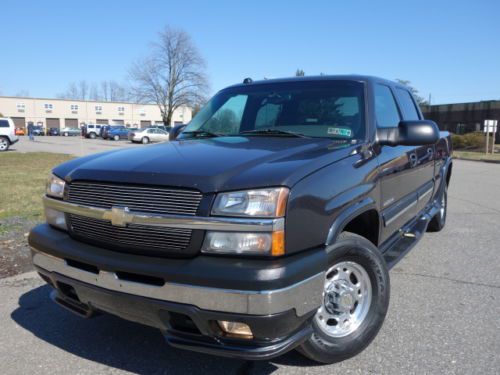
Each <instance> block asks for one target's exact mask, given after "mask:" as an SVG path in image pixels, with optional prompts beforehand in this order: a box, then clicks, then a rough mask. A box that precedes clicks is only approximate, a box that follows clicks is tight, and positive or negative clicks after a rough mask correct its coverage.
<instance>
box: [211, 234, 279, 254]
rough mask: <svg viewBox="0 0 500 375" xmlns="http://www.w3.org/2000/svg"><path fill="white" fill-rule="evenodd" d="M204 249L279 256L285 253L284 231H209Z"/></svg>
mask: <svg viewBox="0 0 500 375" xmlns="http://www.w3.org/2000/svg"><path fill="white" fill-rule="evenodd" d="M202 251H203V252H205V253H212V254H241V255H264V256H269V255H272V256H279V255H283V254H284V253H285V236H284V231H282V230H280V231H275V232H271V233H266V232H258V233H239V232H238V233H237V232H207V234H206V236H205V241H204V242H203V247H202Z"/></svg>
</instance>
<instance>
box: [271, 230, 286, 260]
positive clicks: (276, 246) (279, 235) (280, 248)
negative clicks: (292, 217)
mask: <svg viewBox="0 0 500 375" xmlns="http://www.w3.org/2000/svg"><path fill="white" fill-rule="evenodd" d="M271 255H272V256H280V255H285V231H284V230H278V231H276V232H273V240H272V247H271Z"/></svg>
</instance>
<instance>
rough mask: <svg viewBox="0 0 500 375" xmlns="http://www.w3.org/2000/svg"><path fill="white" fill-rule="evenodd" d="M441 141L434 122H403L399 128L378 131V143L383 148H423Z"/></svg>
mask: <svg viewBox="0 0 500 375" xmlns="http://www.w3.org/2000/svg"><path fill="white" fill-rule="evenodd" d="M438 140H439V128H438V126H437V125H436V123H435V122H434V121H430V120H418V121H401V122H400V123H399V125H398V127H397V128H382V129H377V143H378V144H380V145H382V146H385V145H387V146H400V145H401V146H423V145H431V144H434V143H436V142H437V141H438Z"/></svg>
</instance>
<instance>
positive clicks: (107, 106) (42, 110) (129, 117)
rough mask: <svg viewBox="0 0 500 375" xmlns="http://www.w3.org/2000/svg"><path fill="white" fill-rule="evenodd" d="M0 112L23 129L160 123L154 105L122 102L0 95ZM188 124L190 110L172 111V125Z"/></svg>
mask: <svg viewBox="0 0 500 375" xmlns="http://www.w3.org/2000/svg"><path fill="white" fill-rule="evenodd" d="M0 113H1V114H2V115H3V116H5V117H10V118H12V120H13V121H14V123H15V124H16V128H26V126H27V125H28V124H29V123H30V122H31V123H33V124H34V125H41V126H43V127H44V128H46V129H48V128H64V127H73V128H78V127H80V126H81V125H83V124H120V125H126V126H127V127H140V128H144V127H147V126H150V125H152V124H163V121H162V116H161V113H160V109H159V107H158V106H157V105H154V104H138V103H125V102H98V101H89V100H85V101H84V100H69V99H46V98H27V97H7V96H0ZM189 121H191V109H190V108H188V107H181V108H179V109H177V110H176V111H175V112H174V115H173V118H172V124H171V125H175V124H182V123H188V122H189Z"/></svg>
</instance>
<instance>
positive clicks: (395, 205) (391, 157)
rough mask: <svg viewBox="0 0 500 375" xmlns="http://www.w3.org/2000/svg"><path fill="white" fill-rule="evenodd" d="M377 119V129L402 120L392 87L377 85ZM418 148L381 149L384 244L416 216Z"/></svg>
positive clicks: (375, 89) (375, 91)
mask: <svg viewBox="0 0 500 375" xmlns="http://www.w3.org/2000/svg"><path fill="white" fill-rule="evenodd" d="M374 101H375V103H374V104H375V116H376V120H377V127H379V128H389V127H391V128H392V127H394V128H395V127H397V126H398V125H399V122H400V121H401V119H402V116H401V113H400V111H399V109H398V106H397V104H396V99H395V97H394V94H393V92H392V90H391V88H390V87H389V86H386V85H383V84H375V85H374ZM417 158H418V155H417V152H416V147H413V146H396V147H391V146H381V148H380V151H379V155H378V161H379V183H380V192H381V193H380V194H381V207H380V209H381V212H382V218H383V223H382V232H381V242H383V241H384V240H386V239H387V238H388V237H390V236H391V235H392V234H393V233H394V232H396V231H397V230H399V229H400V228H401V227H402V226H404V224H406V223H407V222H409V221H410V220H411V219H412V218H414V217H415V215H416V210H417V207H416V206H417V202H418V195H417V186H418V184H419V178H418V173H417V172H416V170H415V166H416V162H417Z"/></svg>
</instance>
